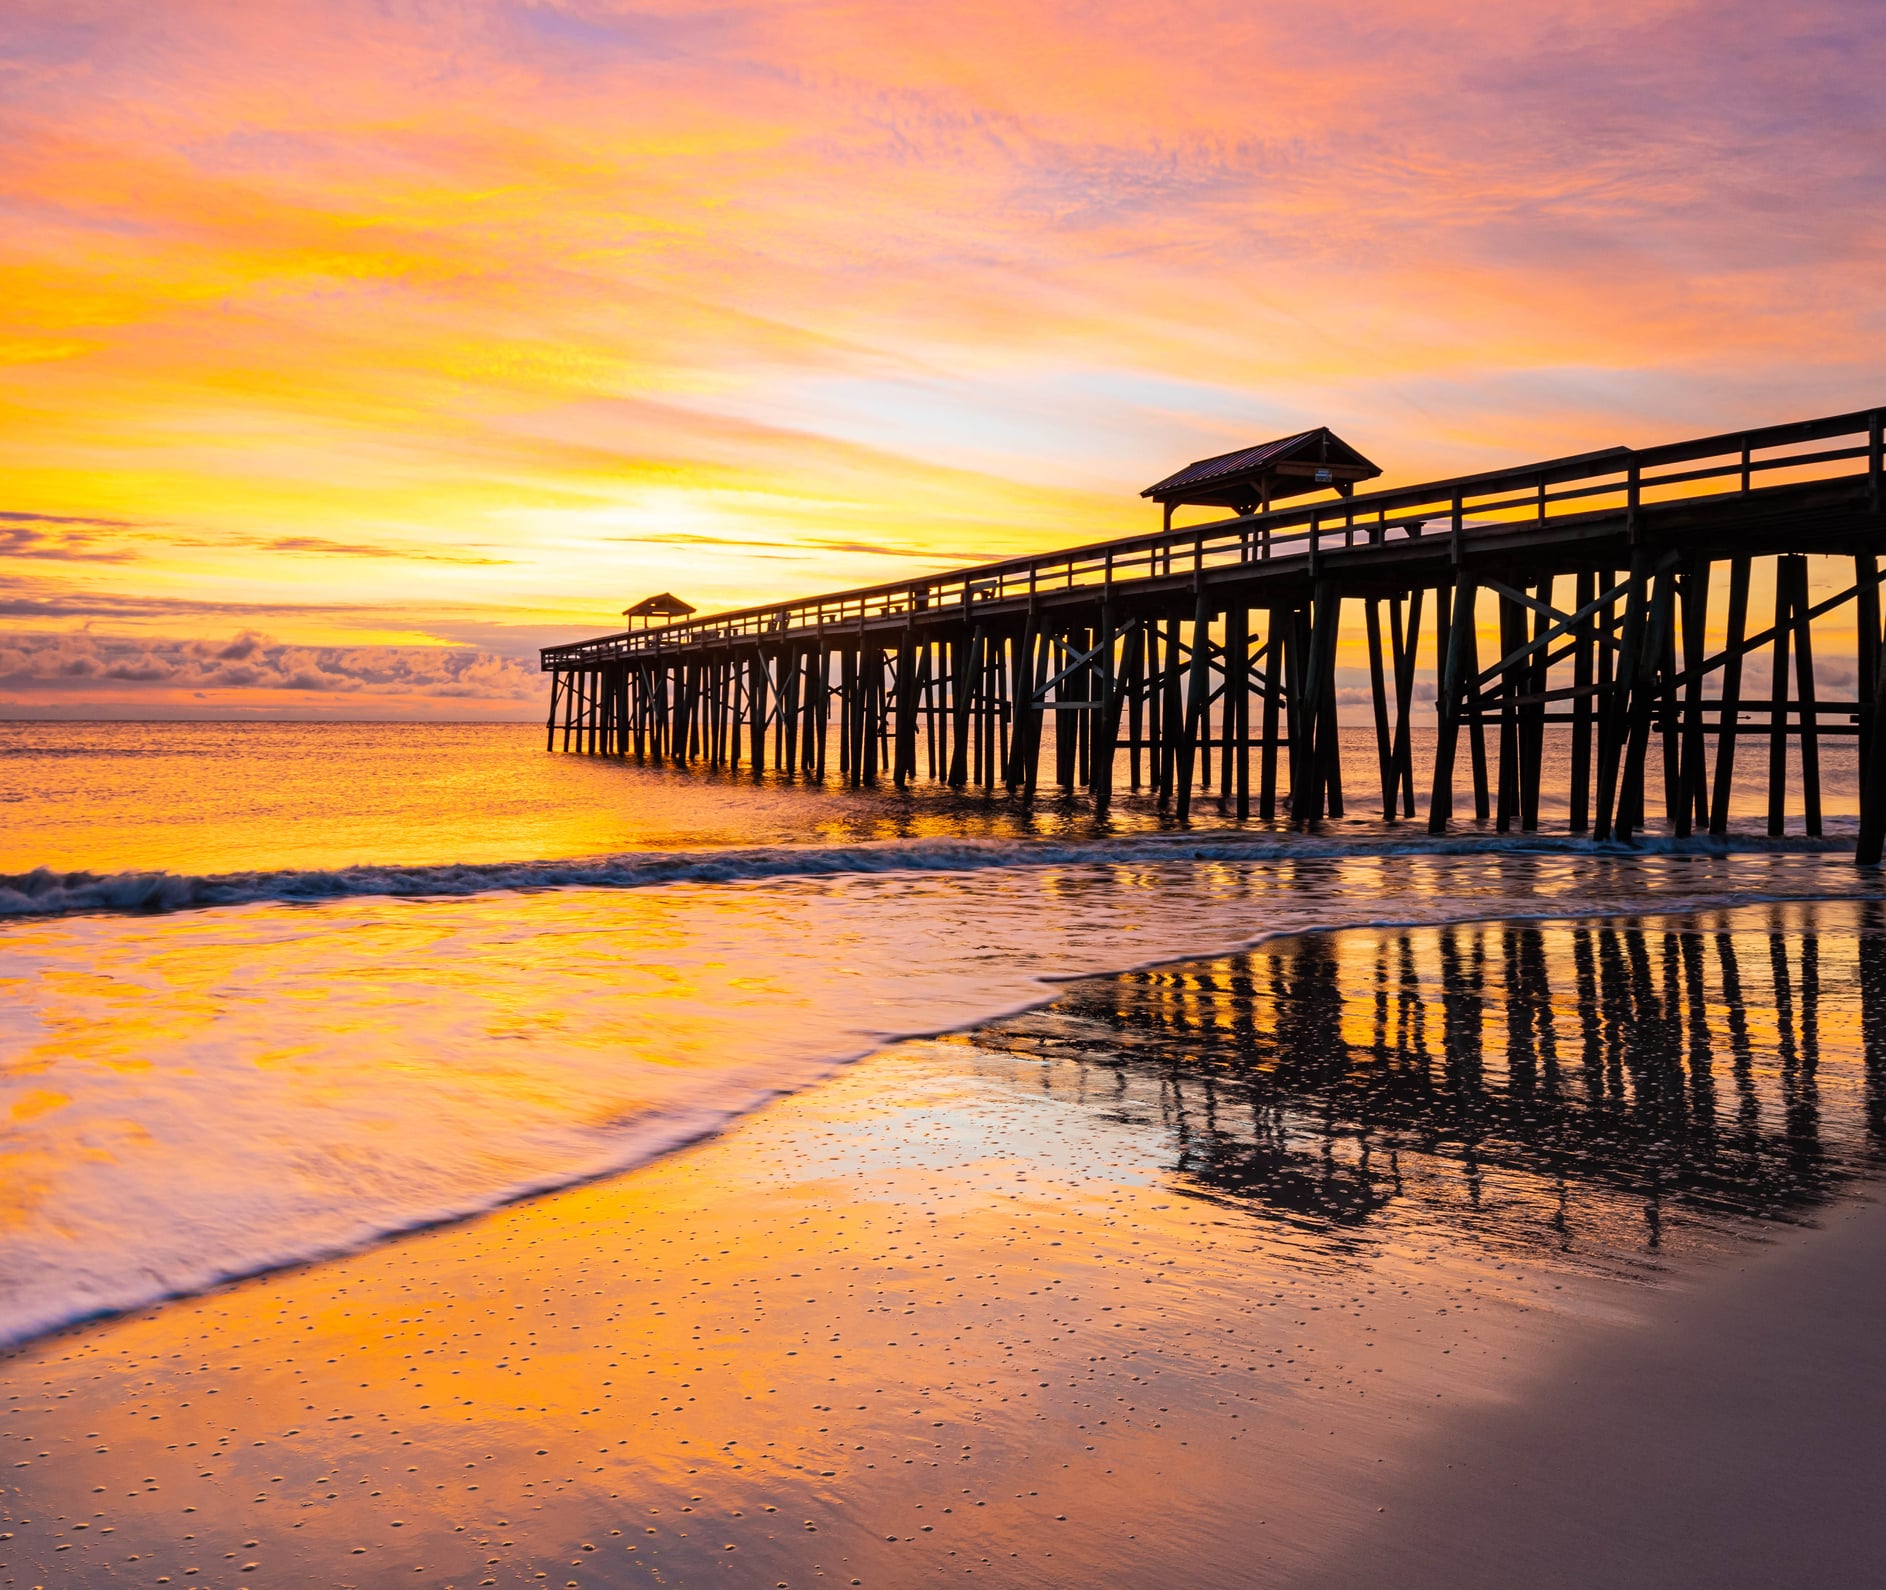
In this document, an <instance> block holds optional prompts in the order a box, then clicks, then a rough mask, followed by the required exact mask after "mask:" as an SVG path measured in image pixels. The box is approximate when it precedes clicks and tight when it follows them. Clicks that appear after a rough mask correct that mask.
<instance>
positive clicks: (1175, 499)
mask: <svg viewBox="0 0 1886 1590" xmlns="http://www.w3.org/2000/svg"><path fill="white" fill-rule="evenodd" d="M1381 472H1382V471H1381V469H1380V467H1379V466H1378V465H1376V464H1374V463H1371V462H1370V461H1369V460H1368V459H1366V458H1364V457H1363V456H1362V455H1361V454H1360V453H1358V452H1357V451H1356V450H1355V449H1354V448H1353V447H1351V446H1350V445H1349V444H1348V443H1347V442H1345V441H1344V440H1343V439H1342V438H1341V437H1340V436H1338V435H1337V434H1336V433H1335V432H1334V431H1332V430H1330V428H1329V427H1328V426H1327V425H1319V426H1318V427H1317V428H1316V429H1315V430H1313V431H1299V432H1297V434H1296V435H1294V436H1283V437H1279V438H1278V439H1277V440H1276V441H1274V442H1261V443H1259V444H1258V445H1257V446H1256V447H1241V448H1239V449H1238V450H1237V451H1236V452H1233V453H1220V454H1218V456H1217V457H1215V458H1201V459H1199V460H1198V462H1196V463H1193V464H1187V465H1186V466H1185V468H1183V469H1181V470H1180V471H1179V472H1178V473H1177V474H1176V475H1168V476H1167V477H1166V478H1165V479H1164V480H1162V481H1160V482H1159V483H1158V484H1157V485H1156V486H1148V487H1147V488H1146V489H1145V490H1144V491H1142V492H1141V493H1140V495H1141V496H1142V497H1150V498H1152V499H1153V501H1154V502H1160V503H1164V504H1166V506H1167V507H1169V508H1170V507H1174V506H1177V505H1178V504H1180V503H1195V504H1198V505H1200V506H1203V507H1212V508H1230V509H1232V510H1233V511H1234V512H1236V513H1251V512H1253V511H1254V510H1256V509H1257V508H1258V507H1260V506H1268V505H1269V504H1270V503H1273V502H1275V501H1277V500H1278V499H1279V498H1283V497H1300V496H1302V495H1303V494H1304V493H1306V492H1312V491H1331V490H1334V491H1338V492H1340V493H1341V494H1342V495H1343V496H1345V497H1347V496H1348V495H1349V493H1350V492H1352V491H1353V490H1354V489H1355V483H1356V482H1357V481H1358V480H1373V479H1374V478H1375V477H1376V476H1377V475H1379V474H1381Z"/></svg>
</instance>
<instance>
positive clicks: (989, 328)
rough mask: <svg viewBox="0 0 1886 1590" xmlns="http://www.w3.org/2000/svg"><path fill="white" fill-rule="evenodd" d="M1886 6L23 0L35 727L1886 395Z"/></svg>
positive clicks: (437, 698) (250, 695)
mask: <svg viewBox="0 0 1886 1590" xmlns="http://www.w3.org/2000/svg"><path fill="white" fill-rule="evenodd" d="M1882 83H1886V7H1882V6H1881V5H1879V4H1878V0H1801V3H1796V4H1792V5H1788V6H1776V5H1773V4H1763V5H1756V4H1753V3H1748V0H1709V3H1706V4H1690V3H1683V4H1668V3H1659V0H1633V3H1631V4H1629V5H1626V4H1622V3H1614V0H1587V3H1572V4H1556V5H1543V4H1538V5H1528V4H1525V3H1513V0H1501V3H1498V4H1495V3H1486V0H1466V3H1461V4H1453V5H1447V6H1441V5H1438V4H1428V5H1419V4H1413V3H1407V0H1403V3H1393V0H1376V3H1366V0H1356V3H1349V4H1342V3H1338V4H1334V5H1324V6H1307V5H1303V4H1289V5H1285V4H1280V3H1272V0H1259V3H1255V4H1254V3H1250V0H1246V3H1241V4H1222V5H1221V4H1211V3H1195V4H1176V3H1175V4H1158V3H1151V0H1140V3H1133V0H1121V3H1113V4H1106V3H1101V4H1092V3H1089V4H1073V3H1064V4H1055V3H1047V0H1003V3H1001V4H975V3H952V0H933V3H929V4H924V5H915V4H907V5H906V4H889V3H875V4H851V5H847V4H818V3H805V4H794V3H773V0H755V3H751V4H741V3H730V4H725V5H708V4H700V5H680V4H662V3H659V0H657V3H651V4H644V5H639V6H629V5H610V4H602V3H585V0H568V3H564V0H540V3H532V0H490V3H479V0H439V3H408V0H386V3H383V4H365V3H361V4H354V3H351V0H320V3H318V4H317V3H312V0H265V3H256V0H248V3H233V0H232V3H209V0H138V3H136V4H132V3H128V0H126V3H114V0H0V205H3V206H4V212H3V213H4V224H3V225H0V360H3V361H4V363H5V365H6V366H7V368H6V371H5V375H4V384H3V385H0V554H4V561H3V562H0V715H15V716H18V715H36V714H44V713H56V714H60V715H114V714H135V715H178V714H209V715H216V714H229V713H238V714H245V715H249V714H255V715H318V716H336V717H363V716H387V715H394V716H398V715H409V714H424V715H430V716H442V717H480V716H486V717H489V716H498V717H505V716H521V717H529V716H532V715H535V714H538V713H540V712H541V701H542V697H543V683H542V681H541V679H540V677H539V676H538V675H537V674H536V672H535V661H534V653H535V648H536V647H537V646H539V645H542V644H546V643H550V642H555V641H560V640H565V639H569V638H573V637H576V636H579V635H583V634H594V633H598V632H601V631H604V630H607V629H610V628H612V627H616V620H615V614H616V613H617V612H618V611H619V609H620V608H622V607H623V606H624V605H626V603H627V602H629V601H631V600H633V599H635V598H637V597H640V596H644V595H647V594H649V593H651V592H654V591H660V590H664V589H672V590H674V591H675V592H677V593H678V594H680V595H682V596H684V597H685V598H687V599H688V600H689V601H692V602H694V603H696V604H697V605H699V606H701V607H703V608H708V607H718V606H724V605H731V604H736V603H744V602H749V601H755V600H760V599H763V598H767V597H774V596H785V595H794V594H805V593H809V592H811V591H814V590H819V589H827V588H835V587H841V586H845V585H853V584H860V583H867V582H871V581H876V580H880V579H889V578H892V577H894V576H897V575H900V574H903V573H907V572H914V571H917V570H919V569H924V568H937V567H943V566H947V565H949V564H952V563H956V562H961V561H964V560H969V559H973V558H979V557H982V556H989V555H997V554H1004V553H1011V552H1017V551H1023V550H1032V549H1046V548H1050V547H1053V546H1055V545H1059V544H1065V543H1067V542H1070V541H1073V540H1084V539H1090V538H1093V537H1095V536H1099V535H1106V534H1112V533H1123V532H1126V531H1130V530H1134V529H1138V528H1144V527H1150V526H1152V525H1156V523H1157V510H1155V509H1151V508H1149V507H1148V506H1147V505H1146V504H1144V503H1142V502H1140V501H1139V500H1138V498H1137V496H1136V493H1137V492H1138V490H1139V489H1140V488H1141V487H1143V486H1145V485H1146V484H1148V483H1149V482H1150V481H1152V480H1154V479H1156V478H1158V477H1159V476H1161V475H1163V474H1165V473H1167V472H1168V471H1170V470H1171V469H1173V468H1175V467H1177V466H1178V465H1179V464H1182V463H1184V462H1186V461H1188V460H1190V459H1192V458H1195V457H1199V456H1201V455H1205V454H1209V453H1214V452H1221V451H1224V450H1226V449H1228V448H1231V447H1234V446H1237V445H1240V444H1242V443H1247V442H1252V441H1257V440H1262V439H1265V438H1267V437H1270V436H1275V435H1280V434H1283V433H1286V432H1289V431H1292V430H1296V429H1300V428H1302V427H1304V426H1307V425H1316V424H1329V425H1331V426H1333V427H1335V428H1336V429H1337V430H1338V431H1340V432H1341V433H1342V434H1343V435H1344V436H1345V437H1346V438H1347V439H1348V440H1350V441H1351V442H1353V443H1354V444H1355V445H1357V446H1359V447H1361V448H1362V449H1363V450H1364V451H1365V452H1367V453H1369V454H1370V455H1371V456H1373V457H1374V458H1376V459H1377V460H1378V461H1380V462H1381V463H1382V464H1383V465H1384V466H1385V468H1386V472H1387V482H1389V483H1393V482H1400V481H1409V480H1414V479H1419V478H1421V477H1423V476H1425V475H1429V474H1434V473H1441V472H1448V471H1453V470H1456V469H1462V468H1471V467H1478V466H1483V465H1491V464H1495V463H1505V462H1522V461H1524V460H1526V459H1528V458H1532V457H1537V456H1543V455H1550V454H1556V453H1564V452H1572V451H1576V450H1580V449H1583V448H1586V447H1594V446H1605V445H1611V444H1614V443H1619V442H1631V443H1649V442H1653V441H1659V440H1667V439H1671V438H1675V437H1679V436H1683V435H1688V434H1694V433H1699V432H1706V431H1713V430H1720V429H1730V428H1734V427H1737V426H1740V425H1745V424H1753V423H1762V422H1769V421H1777V420H1784V419H1791V418H1796V417H1802V416H1806V415H1810V414H1819V413H1828V412H1835V411H1839V410H1843V409H1849V408H1856V407H1865V406H1868V405H1872V404H1877V403H1880V402H1882V401H1886V371H1883V370H1882V365H1883V364H1886V359H1883V357H1882V356H1883V355H1886V299H1883V298H1882V293H1881V283H1882V281H1883V280H1886V275H1883V274H1882V272H1883V270H1886V259H1883V258H1882V253H1883V250H1882V244H1883V243H1886V91H1883V90H1882V87H1881V85H1882Z"/></svg>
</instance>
